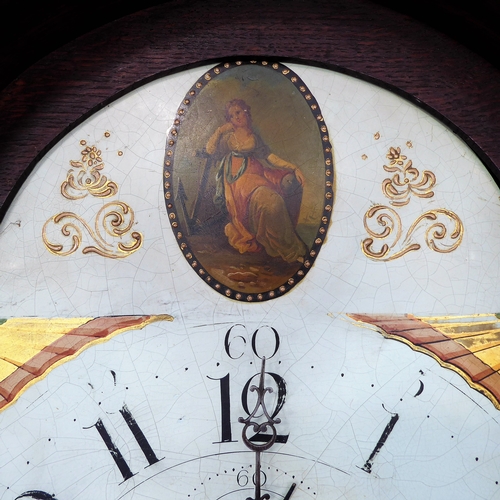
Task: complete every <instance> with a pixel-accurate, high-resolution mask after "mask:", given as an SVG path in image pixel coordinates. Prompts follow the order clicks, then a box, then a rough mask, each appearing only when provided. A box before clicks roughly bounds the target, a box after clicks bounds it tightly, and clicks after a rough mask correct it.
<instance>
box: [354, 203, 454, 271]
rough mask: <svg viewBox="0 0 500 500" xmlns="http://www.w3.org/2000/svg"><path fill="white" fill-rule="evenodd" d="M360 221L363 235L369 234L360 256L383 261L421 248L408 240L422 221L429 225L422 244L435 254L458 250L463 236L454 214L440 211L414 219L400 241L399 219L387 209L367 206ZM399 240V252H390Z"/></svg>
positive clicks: (394, 212) (393, 212) (439, 209)
mask: <svg viewBox="0 0 500 500" xmlns="http://www.w3.org/2000/svg"><path fill="white" fill-rule="evenodd" d="M374 221H375V222H374ZM363 222H364V226H365V229H366V231H367V233H368V234H369V235H370V237H368V238H365V239H364V240H363V242H362V244H361V248H362V250H363V253H364V254H365V255H366V256H367V257H369V258H370V259H374V260H380V261H384V262H387V261H390V260H394V259H398V258H399V257H402V256H403V255H405V254H407V253H408V252H412V251H415V250H419V249H420V248H421V245H420V244H419V243H412V242H411V241H412V238H413V237H414V234H415V232H416V230H417V229H418V228H419V227H421V226H423V225H424V224H425V223H426V222H430V225H429V226H428V227H427V229H426V230H425V242H426V244H427V246H428V247H429V248H430V249H431V250H434V251H435V252H439V253H449V252H452V251H453V250H455V249H456V248H458V246H459V245H460V243H461V242H462V238H463V234H464V227H463V224H462V221H461V220H460V219H459V218H458V216H457V215H456V214H455V213H454V212H452V211H451V210H446V209H444V208H438V209H436V210H429V211H428V212H425V213H424V214H422V215H420V216H419V217H417V219H416V220H415V221H414V222H413V224H412V225H411V226H410V228H409V229H408V231H407V232H406V235H405V237H404V239H403V240H402V241H401V236H402V233H403V229H402V223H401V218H400V217H399V215H398V213H397V212H396V211H395V210H394V209H393V208H391V207H388V206H384V205H375V206H373V207H371V208H370V209H369V210H368V211H367V212H366V214H365V217H364V221H363ZM375 240H377V241H378V242H379V244H380V245H379V249H378V250H377V249H376V246H377V245H375V244H374V243H375ZM400 241H401V243H400V245H399V248H400V249H399V250H395V251H394V252H392V250H393V249H394V248H395V247H396V245H398V243H399V242H400Z"/></svg>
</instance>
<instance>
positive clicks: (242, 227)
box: [206, 99, 307, 262]
mask: <svg viewBox="0 0 500 500" xmlns="http://www.w3.org/2000/svg"><path fill="white" fill-rule="evenodd" d="M226 120H227V122H226V123H225V124H224V125H222V126H221V127H219V128H218V129H217V130H216V131H215V133H214V134H213V135H212V137H211V138H210V139H209V141H208V143H207V146H206V151H207V153H208V154H211V155H213V154H215V153H216V152H220V153H221V154H222V155H223V157H222V160H221V161H220V162H219V164H218V169H217V175H216V183H217V191H216V195H215V198H214V201H215V203H216V204H220V205H222V204H225V207H226V209H227V212H228V214H229V219H230V221H229V223H228V224H227V225H226V226H225V228H224V232H225V234H226V236H227V238H228V240H229V243H230V245H231V246H232V247H233V248H235V249H236V250H238V251H239V252H240V253H246V252H259V251H261V250H262V249H264V250H265V251H266V253H267V254H268V255H270V256H271V257H281V258H282V259H283V260H284V261H286V262H296V261H298V262H303V261H304V256H305V254H306V252H307V247H306V245H305V243H304V242H303V241H302V240H301V239H300V237H299V235H298V234H297V232H296V231H295V225H296V221H292V218H291V217H290V214H289V212H288V209H287V206H286V203H285V200H284V198H283V196H284V187H283V186H284V184H286V183H287V182H290V181H291V180H294V181H295V179H296V181H298V182H299V183H300V185H301V186H303V185H304V182H305V178H304V175H303V174H302V172H301V171H300V170H299V168H298V167H296V166H295V165H293V164H292V163H289V162H287V161H285V160H282V159H281V158H279V157H278V156H276V155H275V154H273V153H271V151H270V149H269V148H268V147H267V146H266V145H265V144H264V143H263V141H262V139H261V138H260V137H259V136H258V135H257V134H256V133H255V131H254V130H253V128H252V118H251V115H250V108H249V106H248V105H247V104H246V103H245V101H243V100H241V99H233V100H232V101H230V102H228V103H227V105H226ZM292 178H294V179H292Z"/></svg>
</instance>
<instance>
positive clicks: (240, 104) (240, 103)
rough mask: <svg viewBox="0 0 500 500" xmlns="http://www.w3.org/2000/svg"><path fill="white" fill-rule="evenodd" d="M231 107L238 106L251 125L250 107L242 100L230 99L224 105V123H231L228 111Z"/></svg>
mask: <svg viewBox="0 0 500 500" xmlns="http://www.w3.org/2000/svg"><path fill="white" fill-rule="evenodd" d="M233 106H238V107H240V108H241V109H242V110H243V111H244V112H245V114H246V115H247V118H248V124H249V125H251V124H252V115H251V114H250V106H249V105H248V104H247V103H246V102H245V101H244V100H243V99H232V100H230V101H229V102H228V103H227V104H226V121H227V122H230V121H231V117H230V116H229V110H230V109H231V108H232V107H233Z"/></svg>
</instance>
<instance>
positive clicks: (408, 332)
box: [348, 313, 500, 410]
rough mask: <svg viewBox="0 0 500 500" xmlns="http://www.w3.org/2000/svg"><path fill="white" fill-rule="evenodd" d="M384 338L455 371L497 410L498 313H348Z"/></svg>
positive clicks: (499, 393) (499, 368) (499, 398)
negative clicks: (375, 329) (416, 314)
mask: <svg viewBox="0 0 500 500" xmlns="http://www.w3.org/2000/svg"><path fill="white" fill-rule="evenodd" d="M348 316H350V317H351V318H353V319H354V320H356V321H360V322H364V323H368V324H371V325H374V326H375V327H377V330H378V331H379V332H380V333H381V334H382V335H383V336H384V337H386V338H389V339H393V340H398V341H399V342H403V343H404V344H406V345H408V346H409V347H411V348H412V349H413V350H415V351H418V352H421V353H424V354H427V355H428V356H431V357H432V358H434V359H435V360H436V361H437V362H438V363H439V364H440V365H441V366H443V367H445V368H448V369H450V370H453V371H454V372H456V373H458V374H459V375H460V376H461V377H463V378H464V380H465V381H466V382H467V383H468V384H469V385H470V386H471V387H472V388H473V389H475V390H477V391H479V392H481V393H482V394H484V395H485V396H486V397H487V398H488V399H490V401H491V402H492V403H493V405H494V406H495V407H496V408H497V409H498V410H500V321H499V315H498V314H472V315H470V316H431V317H422V316H414V315H412V314H405V315H396V314H357V313H356V314H348Z"/></svg>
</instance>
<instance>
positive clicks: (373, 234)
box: [361, 141, 464, 262]
mask: <svg viewBox="0 0 500 500" xmlns="http://www.w3.org/2000/svg"><path fill="white" fill-rule="evenodd" d="M406 145H407V146H408V147H413V144H412V143H411V141H408V142H407V143H406ZM386 158H387V159H389V160H390V163H389V165H383V167H384V170H385V171H386V172H393V173H394V176H393V177H392V178H391V179H384V181H383V182H382V192H383V193H384V195H385V196H386V197H387V198H389V199H391V201H390V204H391V205H392V207H390V206H387V205H381V204H376V205H374V206H372V207H371V208H369V209H368V210H367V211H366V213H365V216H364V218H363V224H364V227H365V230H366V232H367V233H368V238H365V239H364V240H363V241H362V242H361V249H362V251H363V253H364V254H365V255H366V256H367V257H368V258H370V259H373V260H379V261H383V262H388V261H390V260H394V259H398V258H399V257H402V256H403V255H406V254H407V253H409V252H413V251H416V250H420V248H421V245H420V243H417V242H416V241H414V240H415V239H416V238H417V237H418V235H417V232H418V231H417V230H418V229H424V228H425V234H424V236H423V238H424V239H425V242H426V244H427V246H428V247H429V248H430V249H431V250H433V251H434V252H438V253H449V252H453V251H454V250H456V249H457V248H458V247H459V246H460V244H461V243H462V239H463V235H464V226H463V223H462V221H461V220H460V218H459V217H458V215H457V214H456V213H454V212H452V211H451V210H448V209H446V208H436V209H433V210H428V211H426V212H425V213H423V214H422V215H419V216H418V217H417V218H416V219H415V220H414V221H413V223H412V224H411V225H410V227H409V229H408V230H407V231H406V233H405V236H404V238H403V239H402V235H403V232H404V230H403V223H402V221H401V217H400V215H399V214H398V212H396V209H400V208H401V207H404V206H405V205H408V203H409V202H410V200H411V197H412V196H413V195H415V196H416V197H418V198H427V199H429V198H432V197H433V196H434V191H433V190H432V189H433V188H434V186H435V185H436V176H435V175H434V173H432V172H430V171H429V170H424V171H423V172H422V174H420V172H419V171H418V170H417V169H416V168H415V167H413V163H412V160H408V157H407V156H406V155H404V154H402V153H401V148H400V147H390V148H389V151H388V153H387V154H386ZM419 234H420V233H419Z"/></svg>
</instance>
